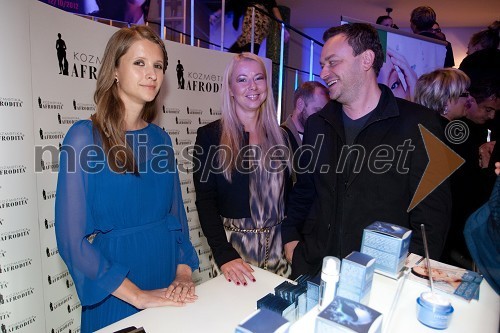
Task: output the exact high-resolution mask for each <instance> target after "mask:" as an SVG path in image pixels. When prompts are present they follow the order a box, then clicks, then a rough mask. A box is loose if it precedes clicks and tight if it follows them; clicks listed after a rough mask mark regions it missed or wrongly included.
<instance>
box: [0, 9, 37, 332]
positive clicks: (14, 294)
mask: <svg viewBox="0 0 500 333" xmlns="http://www.w3.org/2000/svg"><path fill="white" fill-rule="evenodd" d="M29 5H30V1H28V0H20V1H0V40H1V41H2V51H1V52H0V73H1V79H0V156H1V159H0V332H2V333H4V332H44V330H45V314H44V308H43V285H42V281H41V279H40V276H41V272H42V268H41V261H40V243H39V232H38V219H37V216H38V213H37V200H38V198H37V193H36V192H37V190H36V183H35V175H34V170H33V168H34V160H33V145H34V138H33V115H32V95H31V69H30V41H29V28H30V24H29V15H28V13H29Z"/></svg>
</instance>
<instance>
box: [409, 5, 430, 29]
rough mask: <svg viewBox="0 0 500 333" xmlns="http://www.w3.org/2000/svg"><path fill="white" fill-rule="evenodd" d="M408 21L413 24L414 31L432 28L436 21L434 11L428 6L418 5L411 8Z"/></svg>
mask: <svg viewBox="0 0 500 333" xmlns="http://www.w3.org/2000/svg"><path fill="white" fill-rule="evenodd" d="M410 22H411V23H412V24H413V25H414V26H415V29H416V30H417V31H414V32H416V33H418V32H423V31H428V30H431V29H432V26H433V25H434V23H436V12H435V11H434V9H432V8H431V7H429V6H420V7H417V8H415V9H414V10H412V12H411V16H410Z"/></svg>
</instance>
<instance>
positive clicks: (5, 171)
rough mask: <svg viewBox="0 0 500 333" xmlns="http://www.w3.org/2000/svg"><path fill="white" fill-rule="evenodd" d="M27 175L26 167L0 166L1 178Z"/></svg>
mask: <svg viewBox="0 0 500 333" xmlns="http://www.w3.org/2000/svg"><path fill="white" fill-rule="evenodd" d="M23 173H26V166H25V165H7V166H1V165H0V176H11V175H19V174H23Z"/></svg>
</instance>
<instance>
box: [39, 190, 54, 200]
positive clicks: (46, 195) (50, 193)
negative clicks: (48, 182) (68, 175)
mask: <svg viewBox="0 0 500 333" xmlns="http://www.w3.org/2000/svg"><path fill="white" fill-rule="evenodd" d="M55 197H56V191H55V190H53V191H46V190H45V189H42V198H43V200H51V199H55Z"/></svg>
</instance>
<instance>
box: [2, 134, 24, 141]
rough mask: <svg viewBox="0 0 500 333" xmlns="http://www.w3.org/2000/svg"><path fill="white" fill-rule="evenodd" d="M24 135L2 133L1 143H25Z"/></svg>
mask: <svg viewBox="0 0 500 333" xmlns="http://www.w3.org/2000/svg"><path fill="white" fill-rule="evenodd" d="M23 140H24V133H22V132H0V142H9V141H23Z"/></svg>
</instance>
